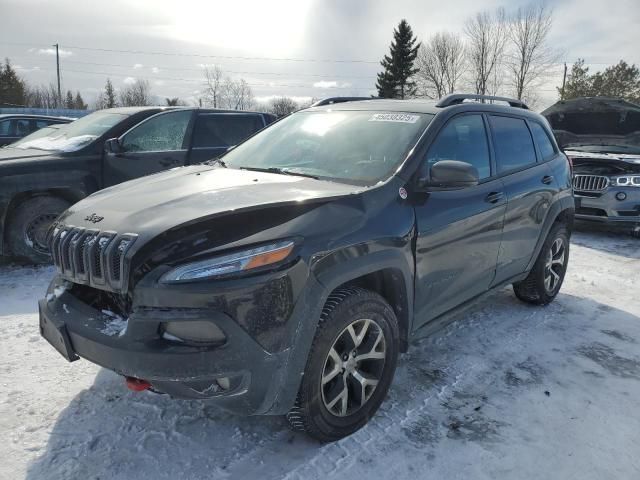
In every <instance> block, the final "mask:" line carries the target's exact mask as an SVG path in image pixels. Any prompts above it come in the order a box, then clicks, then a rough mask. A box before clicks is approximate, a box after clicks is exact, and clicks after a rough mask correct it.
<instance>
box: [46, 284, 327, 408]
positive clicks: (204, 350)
mask: <svg viewBox="0 0 640 480" xmlns="http://www.w3.org/2000/svg"><path fill="white" fill-rule="evenodd" d="M288 275H290V272H285V273H280V274H278V275H276V276H274V277H273V278H268V279H264V280H256V281H254V285H253V286H254V288H255V290H254V291H260V290H261V288H266V289H267V290H268V289H269V288H273V285H274V282H278V281H279V280H282V278H286V277H287V276H288ZM65 282H66V281H65V280H63V279H62V278H61V277H59V276H57V277H55V278H54V280H53V281H52V282H51V284H50V286H49V290H48V292H47V297H46V298H44V299H42V300H40V302H39V310H40V331H41V334H42V336H43V337H45V339H47V341H49V343H51V344H52V345H53V346H54V347H55V348H56V349H57V350H58V351H59V352H60V353H61V354H62V355H63V356H64V357H65V358H66V359H67V360H69V361H74V360H77V359H78V358H83V359H86V360H89V361H91V362H93V363H95V364H97V365H100V366H102V367H105V368H107V369H109V370H113V371H114V372H116V373H118V374H120V375H123V376H125V377H133V378H137V379H142V380H145V381H147V382H149V383H150V384H151V386H152V389H153V390H155V391H158V392H162V393H167V394H169V395H171V396H172V397H176V398H189V399H211V400H212V401H215V403H216V404H218V405H219V406H220V407H222V408H224V409H227V410H229V411H232V412H234V413H238V414H245V415H251V414H281V413H284V412H286V411H287V410H288V408H289V407H290V406H291V404H292V403H293V400H294V399H295V394H296V393H297V388H298V385H299V380H300V375H299V374H298V373H297V370H298V369H300V368H301V365H302V367H303V366H304V363H303V362H302V363H301V362H300V361H295V360H296V359H294V358H292V356H293V355H294V354H295V355H296V356H299V355H303V354H304V353H299V352H298V351H297V350H298V349H296V348H293V347H292V344H294V343H295V342H296V339H297V337H298V335H300V334H302V333H303V332H304V331H305V330H306V329H307V328H308V327H309V325H307V326H306V327H304V328H303V326H301V325H300V324H299V322H304V319H307V324H309V323H310V321H311V320H312V319H313V315H315V313H312V312H310V308H311V309H312V310H313V308H314V307H310V304H309V303H308V302H307V301H306V299H304V298H303V299H301V301H300V302H296V305H295V306H294V307H293V308H292V312H291V315H290V316H289V318H288V319H287V322H286V325H282V328H281V329H280V330H279V332H280V336H281V337H282V338H280V339H279V341H277V342H275V341H274V340H273V339H270V341H267V340H264V339H262V341H259V340H258V339H256V338H254V336H252V335H250V334H249V333H248V331H247V328H246V326H243V325H241V322H238V319H237V318H232V316H230V315H229V314H228V313H226V312H224V311H223V310H222V309H219V308H215V307H212V305H216V302H215V296H213V297H212V295H211V292H209V294H207V295H204V294H203V295H198V294H194V293H193V288H191V289H190V290H189V291H187V290H184V291H182V292H181V291H180V289H179V288H178V289H174V291H173V292H169V291H168V290H167V289H159V288H155V289H154V288H145V286H144V284H143V285H141V289H140V298H144V299H146V300H148V301H149V302H148V305H151V306H145V307H142V306H137V307H136V306H135V303H134V307H133V308H132V312H131V314H130V316H129V317H128V319H126V320H124V319H117V318H114V316H113V315H112V314H110V312H106V313H105V312H104V311H101V310H100V309H98V308H94V307H92V306H90V305H89V304H87V303H86V302H85V301H83V300H82V299H80V298H78V296H77V295H74V292H73V288H72V289H70V290H69V289H67V290H64V289H63V288H62V286H63V285H65ZM152 282H153V280H151V283H152ZM245 283H246V282H245ZM310 283H312V284H314V281H313V280H312V281H311V282H310ZM315 285H317V286H318V287H319V284H315ZM149 287H150V286H149ZM223 290H224V289H223ZM311 290H313V288H311ZM240 293H243V294H244V295H245V296H246V291H243V292H240ZM317 293H318V292H316V294H317ZM150 295H154V298H149V296H150ZM221 295H224V296H228V300H229V301H231V302H232V301H234V299H236V297H233V296H232V295H230V294H229V292H226V293H221ZM303 297H306V295H303ZM319 297H320V296H319ZM280 301H281V302H282V301H284V299H280ZM167 303H173V304H174V305H178V306H177V307H168V306H166V304H167ZM163 304H164V305H163ZM184 304H190V305H193V306H192V307H186V306H185V305H184ZM230 310H232V311H233V309H230ZM245 313H246V312H245ZM253 313H254V314H255V313H257V312H253ZM260 313H262V315H263V318H267V317H269V315H268V313H267V312H265V311H264V310H263V311H262V312H260ZM316 318H317V317H316ZM192 321H198V322H213V323H215V325H216V326H217V327H218V328H219V329H221V330H222V331H223V332H224V334H225V337H226V338H225V342H224V344H222V345H218V346H200V345H193V344H187V343H183V342H179V341H175V339H171V338H170V337H169V338H165V336H163V334H162V325H163V324H166V323H167V322H192ZM114 322H116V323H117V325H116V327H118V328H113V327H114ZM123 322H124V324H123ZM287 327H291V328H287ZM265 329H266V326H265ZM303 343H304V342H303ZM276 344H277V348H271V349H269V348H266V347H265V345H267V346H269V347H275V346H276ZM305 358H306V357H305ZM298 360H299V359H298ZM292 369H294V370H295V371H293V372H292Z"/></svg>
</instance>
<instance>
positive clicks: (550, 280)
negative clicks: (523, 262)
mask: <svg viewBox="0 0 640 480" xmlns="http://www.w3.org/2000/svg"><path fill="white" fill-rule="evenodd" d="M568 263H569V231H568V230H567V227H566V226H565V225H562V224H558V225H555V226H554V227H553V228H552V229H551V231H550V232H549V235H548V236H547V239H546V240H545V242H544V244H543V245H542V249H541V250H540V253H539V255H538V258H537V260H536V263H535V264H534V265H533V268H532V269H531V272H530V273H529V276H527V278H525V279H524V280H523V281H521V282H517V283H514V284H513V291H514V292H515V294H516V297H518V298H519V299H520V300H522V301H523V302H527V303H533V304H536V305H546V304H548V303H550V302H551V301H553V299H554V298H556V295H558V292H559V291H560V287H561V286H562V282H563V281H564V276H565V274H566V272H567V265H568Z"/></svg>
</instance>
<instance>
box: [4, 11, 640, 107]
mask: <svg viewBox="0 0 640 480" xmlns="http://www.w3.org/2000/svg"><path fill="white" fill-rule="evenodd" d="M524 3H527V2H521V1H520V0H511V1H507V0H446V1H445V0H439V1H433V0H394V1H388V0H376V1H373V0H370V1H367V0H268V1H265V0H253V1H248V0H225V1H218V0H201V1H195V0H181V1H175V0H173V1H164V0H110V1H109V2H97V1H91V0H85V1H77V0H75V1H74V0H55V1H51V0H0V57H9V58H10V59H11V61H12V63H13V64H14V65H15V66H16V67H17V68H19V71H20V73H21V74H22V75H23V76H24V77H25V78H26V79H27V80H28V81H29V82H30V83H33V84H48V83H49V82H53V81H54V80H55V56H54V55H53V53H54V50H53V48H52V44H54V43H58V44H60V46H61V47H60V48H61V70H62V82H63V88H64V89H72V90H74V91H75V90H79V91H80V92H81V93H82V95H83V96H84V97H85V100H88V101H89V102H91V101H92V100H93V99H94V98H95V96H96V93H97V92H98V91H99V90H100V89H101V88H102V86H103V85H104V83H105V80H106V78H107V77H110V78H111V79H112V81H113V83H114V85H115V86H116V87H117V88H121V87H122V86H124V85H126V84H127V83H130V82H132V81H134V79H135V78H144V79H147V80H149V82H150V83H151V85H152V90H153V93H154V94H155V95H158V96H161V97H175V96H178V97H180V98H183V99H188V100H189V101H195V100H196V99H197V98H198V96H199V95H200V91H201V90H202V88H203V82H202V66H203V65H211V64H217V65H220V66H221V68H222V69H223V70H224V71H225V72H227V73H228V74H229V75H231V76H234V77H241V78H244V79H245V80H246V81H247V82H248V83H249V84H250V85H251V87H252V89H253V92H254V94H255V96H256V97H257V99H258V100H266V99H268V98H270V97H272V96H276V95H288V96H293V97H299V98H301V99H302V98H310V97H319V98H322V97H327V96H338V95H369V94H373V93H375V88H374V85H375V75H376V72H378V71H379V69H380V67H379V64H378V62H379V60H380V58H381V57H382V55H384V54H385V53H386V52H387V51H388V45H389V42H390V40H391V35H392V31H393V28H394V27H395V26H396V25H397V23H398V21H399V20H400V19H401V18H406V19H407V20H408V21H409V23H410V24H411V26H412V27H413V30H414V33H415V34H416V35H417V36H418V38H419V39H421V40H422V39H427V38H428V37H429V36H430V35H432V34H433V33H435V32H438V31H442V30H449V31H453V32H461V31H462V27H463V24H464V21H465V19H466V18H467V17H468V16H469V15H472V14H473V13H475V12H477V11H480V10H485V9H493V8H496V7H498V6H504V7H506V8H507V10H509V9H513V8H515V7H517V5H519V4H524ZM547 4H548V5H549V6H551V7H552V8H553V10H554V25H553V30H552V33H551V38H550V41H551V43H552V45H553V46H554V47H555V48H557V49H558V51H559V52H560V59H561V60H563V61H567V62H568V63H569V64H571V63H573V62H574V61H575V60H576V59H577V58H584V59H586V62H587V63H588V64H590V65H591V68H592V70H598V69H602V68H604V67H606V66H607V65H609V64H612V63H617V62H618V60H620V59H625V60H627V61H628V62H630V63H636V64H640V48H638V46H639V45H640V28H639V27H638V26H639V25H640V1H639V0H607V1H605V0H548V1H547ZM561 74H562V65H560V64H559V65H557V67H556V68H555V69H554V74H553V75H552V76H551V77H550V78H549V79H548V81H547V82H546V84H545V85H544V86H542V87H541V91H540V92H539V95H540V97H541V101H540V104H539V107H544V106H546V105H549V104H551V103H553V101H554V100H555V97H556V93H555V89H554V87H555V86H556V85H559V83H560V82H561ZM505 93H508V92H505Z"/></svg>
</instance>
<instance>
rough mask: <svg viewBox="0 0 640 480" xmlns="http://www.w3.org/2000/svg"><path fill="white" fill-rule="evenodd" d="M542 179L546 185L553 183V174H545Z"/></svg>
mask: <svg viewBox="0 0 640 480" xmlns="http://www.w3.org/2000/svg"><path fill="white" fill-rule="evenodd" d="M541 181H542V183H544V184H545V185H551V182H553V175H545V176H544V177H542V180H541Z"/></svg>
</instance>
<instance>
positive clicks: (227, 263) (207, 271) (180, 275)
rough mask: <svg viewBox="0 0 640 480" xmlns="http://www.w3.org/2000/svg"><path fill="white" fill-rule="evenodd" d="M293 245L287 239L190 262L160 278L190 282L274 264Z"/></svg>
mask: <svg viewBox="0 0 640 480" xmlns="http://www.w3.org/2000/svg"><path fill="white" fill-rule="evenodd" d="M293 246H294V243H293V241H291V240H285V241H280V242H274V243H269V244H266V245H261V246H259V247H255V248H251V249H248V250H242V251H240V252H236V253H231V254H228V255H222V256H219V257H213V258H209V259H207V260H201V261H199V262H193V263H188V264H186V265H182V266H180V267H176V268H174V269H173V270H170V271H168V272H167V273H165V274H164V275H163V276H162V277H161V278H160V282H162V283H175V282H188V281H191V280H198V279H202V278H212V277H219V276H220V275H227V274H230V273H239V272H245V271H247V270H252V269H254V268H258V267H264V266H267V265H272V264H274V263H278V262H281V261H282V260H284V259H285V258H287V257H288V256H289V254H290V253H291V251H292V250H293Z"/></svg>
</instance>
